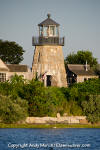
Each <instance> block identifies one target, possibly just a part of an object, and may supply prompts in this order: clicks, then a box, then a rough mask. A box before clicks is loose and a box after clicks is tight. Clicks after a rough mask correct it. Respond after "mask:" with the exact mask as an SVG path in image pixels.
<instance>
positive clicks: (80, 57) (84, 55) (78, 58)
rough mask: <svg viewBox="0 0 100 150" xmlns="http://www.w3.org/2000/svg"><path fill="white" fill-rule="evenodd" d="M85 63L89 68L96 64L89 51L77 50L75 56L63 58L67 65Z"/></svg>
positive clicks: (70, 55)
mask: <svg viewBox="0 0 100 150" xmlns="http://www.w3.org/2000/svg"><path fill="white" fill-rule="evenodd" d="M86 61H87V63H88V64H90V66H91V67H92V66H93V65H96V64H97V63H98V62H97V59H96V58H95V57H93V54H92V52H90V51H89V50H87V51H83V50H79V51H78V52H77V53H76V54H75V53H70V54H69V55H68V56H67V57H66V58H65V62H66V63H67V64H86Z"/></svg>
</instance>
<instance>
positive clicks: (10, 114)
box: [0, 96, 28, 123]
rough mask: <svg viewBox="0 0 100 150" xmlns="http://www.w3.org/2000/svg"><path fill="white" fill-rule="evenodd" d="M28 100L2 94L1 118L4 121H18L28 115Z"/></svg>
mask: <svg viewBox="0 0 100 150" xmlns="http://www.w3.org/2000/svg"><path fill="white" fill-rule="evenodd" d="M27 108H28V105H27V102H26V101H25V100H22V99H20V98H17V99H12V98H11V97H6V96H0V118H1V120H2V121H3V122H4V123H16V122H17V121H20V120H23V119H25V118H26V116H27Z"/></svg>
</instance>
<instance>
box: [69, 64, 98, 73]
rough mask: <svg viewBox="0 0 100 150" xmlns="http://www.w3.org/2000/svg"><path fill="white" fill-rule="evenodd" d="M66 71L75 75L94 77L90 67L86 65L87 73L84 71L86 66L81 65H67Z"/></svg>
mask: <svg viewBox="0 0 100 150" xmlns="http://www.w3.org/2000/svg"><path fill="white" fill-rule="evenodd" d="M67 66H68V70H70V71H71V72H73V73H74V74H76V75H86V76H87V75H89V76H91V75H96V74H95V72H94V71H92V70H90V65H87V71H86V65H81V64H68V65H67Z"/></svg>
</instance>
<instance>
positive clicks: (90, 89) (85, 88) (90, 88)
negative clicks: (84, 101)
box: [72, 78, 100, 95]
mask: <svg viewBox="0 0 100 150" xmlns="http://www.w3.org/2000/svg"><path fill="white" fill-rule="evenodd" d="M72 87H75V88H77V89H78V91H79V93H80V92H83V93H84V94H85V93H89V95H90V94H100V78H98V79H91V80H87V81H85V82H83V83H77V84H74V85H72Z"/></svg>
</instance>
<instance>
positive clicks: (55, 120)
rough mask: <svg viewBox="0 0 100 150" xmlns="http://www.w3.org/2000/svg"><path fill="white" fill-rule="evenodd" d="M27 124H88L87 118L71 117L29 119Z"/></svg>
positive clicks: (26, 121)
mask: <svg viewBox="0 0 100 150" xmlns="http://www.w3.org/2000/svg"><path fill="white" fill-rule="evenodd" d="M25 123H27V124H35V123H36V124H47V123H48V124H52V123H53V124H54V123H66V124H67V123H68V124H81V123H83V124H87V123H88V122H87V120H86V117H85V116H69V117H27V118H26V120H25Z"/></svg>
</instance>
